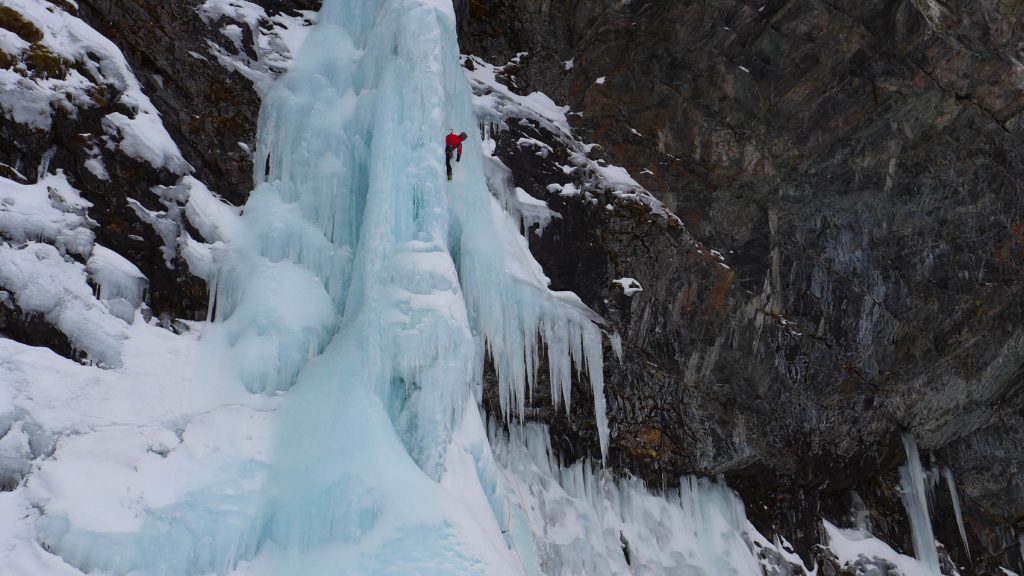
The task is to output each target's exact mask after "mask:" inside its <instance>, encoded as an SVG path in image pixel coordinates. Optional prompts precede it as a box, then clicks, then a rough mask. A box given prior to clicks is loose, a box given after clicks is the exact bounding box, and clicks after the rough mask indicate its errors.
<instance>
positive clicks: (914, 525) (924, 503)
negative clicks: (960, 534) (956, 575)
mask: <svg viewBox="0 0 1024 576" xmlns="http://www.w3.org/2000/svg"><path fill="white" fill-rule="evenodd" d="M903 446H904V448H905V449H906V451H907V463H906V464H905V465H903V466H901V467H900V491H901V494H902V496H903V505H904V507H906V509H907V516H908V517H909V518H910V531H911V533H912V535H913V540H914V555H915V556H916V557H917V559H918V561H920V562H921V564H922V565H923V567H924V568H925V570H927V571H928V572H929V573H930V574H932V575H933V576H940V575H941V574H942V572H941V571H940V570H939V554H938V552H937V551H936V548H935V535H934V533H933V532H932V521H931V518H930V517H929V515H928V498H927V496H926V494H925V486H924V480H925V478H924V469H923V468H922V467H921V457H920V456H919V455H918V452H917V443H916V442H914V436H913V435H911V434H910V433H906V434H904V435H903Z"/></svg>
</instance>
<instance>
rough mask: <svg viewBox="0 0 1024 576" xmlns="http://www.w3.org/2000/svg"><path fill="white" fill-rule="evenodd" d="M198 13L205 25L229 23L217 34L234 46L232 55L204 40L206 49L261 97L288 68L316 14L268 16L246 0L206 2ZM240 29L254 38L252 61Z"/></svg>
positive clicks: (300, 13) (305, 12)
mask: <svg viewBox="0 0 1024 576" xmlns="http://www.w3.org/2000/svg"><path fill="white" fill-rule="evenodd" d="M198 11H199V15H200V17H202V19H203V20H204V21H205V22H206V23H207V24H211V25H217V24H220V23H222V22H224V21H228V22H231V23H230V24H224V25H223V26H222V27H221V28H220V31H221V34H223V35H224V36H225V37H226V38H227V39H228V40H229V41H230V42H231V44H232V45H233V49H234V51H233V53H232V52H230V51H228V50H225V49H224V48H223V47H221V46H220V45H218V44H217V43H216V42H212V41H207V46H208V48H209V50H210V53H211V54H213V55H214V57H216V58H217V61H218V62H219V63H220V64H221V66H224V67H225V68H227V69H229V70H235V71H237V72H238V73H240V74H241V75H242V76H245V77H246V78H248V79H249V80H250V81H252V83H253V85H254V86H255V88H256V91H257V93H259V94H260V95H262V94H264V93H266V91H267V89H268V88H269V87H270V84H271V83H272V82H273V80H274V78H276V77H277V76H278V75H280V74H281V73H283V72H284V71H285V70H287V69H288V68H289V67H290V66H291V62H292V60H294V58H295V55H296V54H298V52H299V49H300V48H301V47H302V44H303V42H305V40H306V37H307V36H308V35H309V31H310V29H311V26H312V24H313V23H314V22H316V17H317V14H316V12H312V11H305V10H304V11H299V12H298V14H297V15H291V14H286V13H278V14H275V15H273V16H271V15H268V14H267V12H266V11H265V10H264V9H263V7H262V6H259V5H257V4H253V3H252V2H247V1H246V0H207V1H206V2H205V3H204V4H203V5H201V6H199V8H198ZM240 26H245V28H246V29H247V30H248V32H249V35H250V36H249V37H251V38H252V39H254V45H253V46H252V47H251V48H252V50H253V51H254V52H255V58H254V57H253V56H252V55H251V54H250V52H249V51H248V50H247V46H246V45H245V39H244V36H243V34H242V29H241V28H240Z"/></svg>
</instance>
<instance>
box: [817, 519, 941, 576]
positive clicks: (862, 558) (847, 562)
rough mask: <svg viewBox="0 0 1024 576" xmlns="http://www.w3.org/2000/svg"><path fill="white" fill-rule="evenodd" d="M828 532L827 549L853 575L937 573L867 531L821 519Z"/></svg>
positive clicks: (930, 575)
mask: <svg viewBox="0 0 1024 576" xmlns="http://www.w3.org/2000/svg"><path fill="white" fill-rule="evenodd" d="M823 523H824V525H825V533H826V534H827V535H828V548H829V550H831V551H832V553H833V554H835V555H836V558H837V559H838V560H839V564H840V566H844V567H847V568H849V569H850V571H851V572H853V573H855V574H861V573H864V574H873V573H879V574H881V573H888V572H886V570H888V569H892V568H895V569H896V570H897V571H898V572H899V574H901V576H939V573H938V572H933V571H931V570H929V569H928V567H927V566H925V565H924V563H922V562H920V561H918V560H917V559H915V558H912V557H910V556H907V555H905V554H900V553H899V552H897V551H895V550H893V549H892V547H891V546H889V545H888V544H886V543H885V542H882V541H881V540H879V539H878V538H875V537H874V536H872V535H871V534H870V533H868V532H866V531H864V530H859V529H849V528H838V527H836V526H835V525H833V524H832V523H830V522H829V521H828V520H823Z"/></svg>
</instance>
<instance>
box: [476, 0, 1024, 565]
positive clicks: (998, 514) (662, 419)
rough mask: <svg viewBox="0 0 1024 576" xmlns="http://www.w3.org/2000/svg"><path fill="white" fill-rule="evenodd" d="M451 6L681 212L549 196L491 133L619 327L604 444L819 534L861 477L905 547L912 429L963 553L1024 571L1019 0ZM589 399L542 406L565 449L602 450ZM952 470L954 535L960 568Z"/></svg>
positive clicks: (506, 141) (536, 163)
mask: <svg viewBox="0 0 1024 576" xmlns="http://www.w3.org/2000/svg"><path fill="white" fill-rule="evenodd" d="M456 5H457V9H458V10H459V13H460V16H461V20H460V34H461V36H460V41H461V42H462V45H463V51H464V52H466V53H470V54H476V55H478V56H480V57H482V58H484V59H485V60H488V61H491V62H494V63H498V64H500V63H504V62H506V61H509V60H511V59H512V58H513V57H514V56H516V55H517V54H520V53H524V52H525V53H526V54H525V55H521V56H520V58H519V59H518V64H517V65H516V66H514V67H510V68H509V69H508V70H509V73H508V76H509V77H508V78H507V81H508V85H509V86H510V87H513V88H514V89H516V90H518V91H520V92H521V93H524V94H526V93H529V92H531V91H534V90H540V91H543V92H545V93H547V94H549V95H552V97H554V98H556V100H558V99H559V98H560V97H561V98H562V99H563V100H561V102H564V103H566V104H568V105H569V106H570V107H571V110H572V111H573V114H570V120H571V121H572V123H573V127H574V129H575V130H576V131H577V132H578V134H579V135H580V138H581V139H582V140H583V141H584V142H596V143H598V144H599V145H600V146H601V148H602V150H601V151H602V153H603V154H604V155H605V156H606V157H607V158H609V159H610V160H611V161H612V162H613V163H615V164H618V165H622V166H624V167H626V168H628V169H629V170H630V173H631V174H632V175H633V176H634V177H635V178H637V180H639V181H640V182H641V183H642V184H643V185H644V186H646V187H647V188H648V189H649V190H651V191H652V193H654V194H655V195H656V196H657V197H658V198H659V199H661V200H662V201H663V202H665V204H666V205H667V206H668V207H670V208H671V209H673V210H674V211H675V212H676V213H677V214H678V215H679V216H680V217H681V218H682V220H683V222H684V224H685V226H684V227H681V228H677V227H673V226H670V225H669V224H668V223H667V222H666V221H664V220H660V219H659V218H656V217H652V216H651V215H645V214H643V213H642V211H641V212H637V211H635V210H632V211H631V210H628V209H622V208H620V207H617V206H615V205H614V202H613V203H612V205H613V208H614V209H613V210H606V209H605V205H606V203H607V200H608V199H607V198H604V197H600V194H596V196H597V202H596V203H591V202H587V201H583V202H580V201H579V200H578V199H565V198H561V197H552V195H551V194H550V193H548V192H547V191H546V185H547V184H548V183H549V182H550V181H555V182H557V181H558V180H557V179H556V180H547V177H548V175H549V174H552V172H553V171H552V167H551V166H550V165H545V163H544V161H543V159H540V158H538V157H537V156H536V155H533V154H529V153H524V152H523V151H521V150H518V149H517V147H516V145H515V142H516V140H517V139H518V138H519V137H520V135H519V134H517V133H516V132H517V130H520V127H518V126H517V125H516V124H515V123H514V122H510V123H509V126H510V129H509V133H508V134H507V135H506V134H499V137H498V139H499V146H498V149H497V155H498V156H499V157H502V158H503V160H504V161H505V163H506V164H507V165H508V166H509V167H510V168H511V169H512V171H513V175H514V178H515V182H516V185H518V186H521V187H523V188H524V189H525V190H527V191H528V192H529V193H531V194H532V195H534V196H536V197H538V198H542V199H546V200H548V201H549V203H550V205H551V207H552V208H553V209H554V210H556V211H557V212H559V213H560V214H561V215H562V218H561V219H555V220H553V221H552V223H551V224H550V225H549V226H548V227H547V228H546V229H545V230H544V233H543V235H542V236H539V237H532V239H531V246H532V247H533V248H534V252H535V254H536V255H537V257H538V258H539V260H540V261H541V263H542V264H543V265H544V268H545V270H546V272H547V273H548V274H549V275H550V276H551V278H552V281H553V287H554V288H556V289H567V290H572V291H574V292H576V293H577V294H579V295H580V296H581V297H582V298H583V299H584V300H585V301H586V302H587V303H588V304H589V305H591V306H593V307H594V308H595V310H597V311H599V312H600V313H601V314H602V315H604V316H605V318H606V319H608V320H609V321H610V329H611V330H614V331H616V332H618V333H619V334H620V335H621V336H622V339H623V347H624V349H625V355H624V359H623V362H622V363H621V364H617V363H616V362H615V361H614V360H612V359H611V358H613V357H612V356H611V355H610V354H609V362H608V370H607V382H608V386H607V396H608V402H609V411H610V418H611V421H612V426H613V428H612V453H611V456H610V460H611V463H612V464H613V465H615V466H618V467H620V468H621V469H623V470H628V471H630V472H631V473H634V474H638V475H641V476H643V477H645V478H646V479H648V480H650V481H653V482H667V483H671V482H672V480H673V478H675V477H677V476H678V475H681V474H687V473H698V474H709V475H715V474H723V475H725V476H726V478H727V479H728V480H729V482H730V485H732V486H734V487H735V488H737V489H738V490H739V491H740V493H741V494H742V495H743V497H744V500H745V502H746V503H747V509H748V514H750V515H751V518H752V519H753V521H754V522H755V524H756V525H758V526H759V528H761V529H762V530H764V531H765V532H766V533H768V532H771V531H773V529H774V530H776V531H778V532H779V533H781V534H783V535H785V536H786V537H787V538H789V539H790V540H791V541H792V542H793V543H794V544H795V545H796V547H797V548H798V550H800V551H801V553H802V554H805V555H807V554H808V553H809V551H811V550H812V548H813V545H814V544H815V543H816V542H818V541H820V538H821V537H822V534H821V528H820V523H819V522H818V518H820V517H822V516H824V517H827V518H829V519H830V520H832V521H833V522H837V523H842V522H843V520H844V519H845V520H846V524H845V525H850V526H852V525H853V524H852V521H851V520H850V514H851V510H852V509H853V508H852V507H853V495H854V494H856V495H857V498H859V499H860V500H861V501H862V502H863V503H864V505H865V506H866V508H867V510H868V512H869V514H872V515H874V516H875V517H876V520H877V521H876V522H875V523H874V524H873V528H874V529H875V531H876V532H877V534H878V535H880V536H881V537H882V538H884V539H886V540H887V541H889V542H890V543H893V544H894V545H896V546H897V547H898V548H899V549H902V550H904V551H909V550H912V546H911V543H910V536H909V526H908V525H907V524H906V520H905V513H904V512H903V511H902V505H901V504H900V500H899V494H898V491H897V489H896V483H897V478H898V476H896V475H895V474H894V470H895V468H896V467H897V466H898V465H899V464H901V463H902V461H903V459H904V454H903V448H902V446H901V445H900V442H899V434H900V433H901V432H902V431H904V430H909V431H911V432H913V434H914V435H915V436H916V437H917V439H918V442H919V443H920V444H921V446H922V448H923V449H924V450H926V451H932V454H933V458H932V465H933V467H935V468H936V469H938V467H941V466H946V467H949V468H950V469H952V471H953V473H954V477H955V478H956V480H957V484H958V487H959V490H960V491H961V492H960V497H961V500H963V501H964V508H965V515H966V517H967V523H968V537H969V539H970V542H971V546H972V554H973V560H974V563H975V564H974V567H973V569H974V570H975V571H976V572H977V573H987V572H990V571H993V570H995V569H996V566H997V565H1000V564H1002V565H1005V566H1008V567H1013V568H1015V569H1019V568H1020V562H1021V559H1020V557H1019V554H1018V552H1017V551H1016V549H1015V548H1014V546H1015V544H1013V542H1015V541H1016V540H1015V539H1016V538H1017V537H1018V536H1019V533H1018V530H1019V528H1018V527H1017V522H1018V519H1019V518H1020V517H1021V515H1022V513H1024V498H1022V494H1024V492H1021V490H1020V483H1021V477H1022V476H1021V474H1022V469H1021V467H1020V462H1021V460H1020V450H1019V448H1018V447H1019V446H1020V445H1021V441H1022V440H1024V436H1021V430H1022V423H1024V419H1022V415H1021V414H1022V412H1021V407H1022V399H1021V395H1020V388H1021V386H1022V384H1024V340H1022V336H1024V332H1022V326H1024V324H1022V320H1024V293H1022V290H1024V284H1022V280H1024V237H1022V236H1021V230H1022V226H1024V203H1022V200H1024V196H1022V192H1021V189H1020V186H1019V184H1018V181H1019V180H1020V179H1021V177H1022V176H1024V155H1022V153H1021V143H1022V136H1024V131H1022V130H1021V126H1020V124H1021V121H1020V118H1021V114H1022V112H1024V91H1022V87H1021V84H1020V82H1019V80H1017V79H1018V78H1019V77H1020V75H1021V74H1022V70H1021V67H1020V65H1019V64H1018V63H1017V62H1018V60H1019V55H1018V52H1019V50H1020V48H1021V46H1022V43H1024V35H1022V34H1024V27H1022V26H1021V25H1020V24H1021V14H1022V12H1021V11H1020V9H1019V7H1016V8H1015V7H1013V6H1010V5H1009V4H1006V3H998V2H980V3H968V2H924V1H921V2H909V1H873V2H863V3H858V4H857V5H856V6H853V5H848V4H845V3H835V2H823V1H816V0H800V1H795V2H793V1H790V2H772V1H768V2H759V3H744V2H734V1H720V2H710V3H708V2H686V1H683V2H657V1H642V0H641V1H634V2H629V3H619V2H610V1H609V2H588V3H576V2H558V1H550V2H526V3H520V2H502V1H498V2H479V1H475V0H466V1H460V2H456ZM570 60H571V62H570ZM599 79H603V80H601V82H598V80H599ZM526 132H529V131H526ZM526 135H527V136H528V137H531V138H537V135H536V134H526ZM542 139H543V138H542ZM545 141H546V142H548V143H549V144H553V145H555V143H554V139H550V138H549V139H548V140H545ZM712 250H716V251H717V253H718V254H720V255H721V261H719V258H717V257H716V256H715V255H714V254H713V253H712V252H711V251H712ZM722 264H725V266H722ZM726 266H727V267H726ZM623 276H626V277H632V278H635V279H637V280H638V281H639V283H640V285H641V286H642V287H643V292H639V293H637V294H634V295H633V296H631V297H627V296H625V295H624V294H623V291H622V290H621V288H619V287H618V286H617V285H615V284H613V283H612V280H614V279H617V278H620V277H623ZM540 388H543V386H541V387H540ZM578 393H579V394H581V395H585V394H586V391H585V389H584V387H582V386H581V387H580V389H579V391H578ZM538 405H539V404H538ZM587 405H588V403H587V402H585V401H580V402H577V403H576V404H575V406H574V409H573V410H574V412H573V414H572V415H571V416H570V417H565V416H564V415H562V414H558V413H555V412H551V413H548V412H545V411H544V410H543V409H541V408H538V409H537V411H536V412H535V413H534V416H535V417H538V418H541V419H544V420H546V421H548V422H550V423H551V424H552V427H553V431H552V437H553V439H558V438H561V439H562V440H561V441H560V442H559V440H555V442H556V443H557V444H559V446H558V448H559V449H560V450H562V451H563V454H564V455H566V456H578V455H583V454H590V455H594V453H595V446H594V442H593V441H592V440H588V439H587V436H586V435H587V433H588V432H589V430H588V427H587V425H586V422H587V421H588V417H589V416H588V415H587V414H585V412H586V410H587ZM576 410H579V411H580V412H581V413H580V414H578V415H577V414H576ZM940 488H943V489H941V490H940ZM936 494H937V497H936V502H935V507H936V510H935V514H936V518H935V519H934V524H935V525H936V527H937V533H938V537H939V538H940V539H941V540H942V542H943V544H944V545H945V546H946V547H947V548H948V549H949V553H950V555H951V557H952V559H953V561H955V562H956V563H957V564H958V565H960V566H969V561H968V558H967V554H966V552H965V550H964V549H963V545H962V544H961V543H960V538H959V534H958V533H957V530H956V524H955V520H954V517H953V515H952V504H951V502H950V501H949V496H948V491H946V490H944V484H943V485H941V486H939V488H937V489H936ZM943 499H945V500H943ZM900 518H903V520H900Z"/></svg>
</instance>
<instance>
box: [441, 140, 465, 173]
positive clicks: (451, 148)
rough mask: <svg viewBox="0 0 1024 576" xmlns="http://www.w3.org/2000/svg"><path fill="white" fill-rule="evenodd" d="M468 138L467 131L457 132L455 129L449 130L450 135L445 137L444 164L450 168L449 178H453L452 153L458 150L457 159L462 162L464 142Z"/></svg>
mask: <svg viewBox="0 0 1024 576" xmlns="http://www.w3.org/2000/svg"><path fill="white" fill-rule="evenodd" d="M466 138H469V136H466V133H465V132H462V133H460V134H456V133H455V130H449V131H448V136H446V137H445V139H444V165H445V167H446V168H448V179H449V180H451V179H452V154H456V151H458V153H457V154H456V156H455V161H456V162H462V143H463V142H465V141H466Z"/></svg>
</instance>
